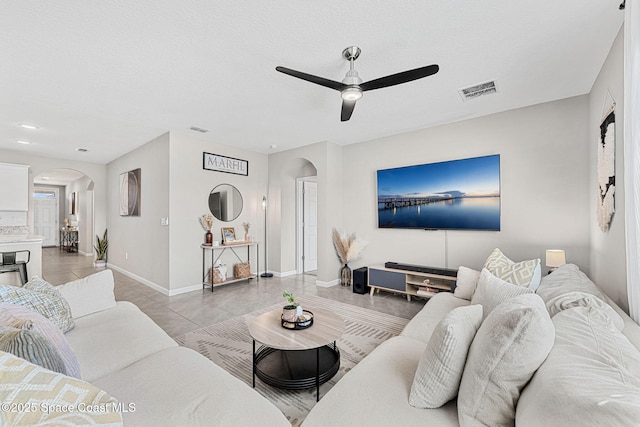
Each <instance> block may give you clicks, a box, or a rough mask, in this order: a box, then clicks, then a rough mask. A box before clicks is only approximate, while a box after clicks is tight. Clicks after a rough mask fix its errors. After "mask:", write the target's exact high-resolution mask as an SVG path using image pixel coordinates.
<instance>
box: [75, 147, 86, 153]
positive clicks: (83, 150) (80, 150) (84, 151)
mask: <svg viewBox="0 0 640 427" xmlns="http://www.w3.org/2000/svg"><path fill="white" fill-rule="evenodd" d="M76 151H78V152H80V153H86V152H87V151H89V150H87V149H86V148H76Z"/></svg>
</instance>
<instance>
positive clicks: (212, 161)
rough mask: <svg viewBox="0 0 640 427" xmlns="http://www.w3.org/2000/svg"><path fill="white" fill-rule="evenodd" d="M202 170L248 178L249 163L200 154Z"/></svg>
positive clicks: (215, 155)
mask: <svg viewBox="0 0 640 427" xmlns="http://www.w3.org/2000/svg"><path fill="white" fill-rule="evenodd" d="M202 168H203V169H206V170H210V171H216V172H225V173H233V174H236V175H244V176H249V161H248V160H242V159H236V158H233V157H227V156H221V155H219V154H211V153H202Z"/></svg>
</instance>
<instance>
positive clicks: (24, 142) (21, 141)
mask: <svg viewBox="0 0 640 427" xmlns="http://www.w3.org/2000/svg"><path fill="white" fill-rule="evenodd" d="M16 142H17V143H18V144H24V145H29V144H31V142H29V141H23V140H21V139H18V140H17V141H16Z"/></svg>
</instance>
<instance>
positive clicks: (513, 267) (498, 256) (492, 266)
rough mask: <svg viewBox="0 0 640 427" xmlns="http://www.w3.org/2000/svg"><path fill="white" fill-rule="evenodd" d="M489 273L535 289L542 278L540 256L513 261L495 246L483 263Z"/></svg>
mask: <svg viewBox="0 0 640 427" xmlns="http://www.w3.org/2000/svg"><path fill="white" fill-rule="evenodd" d="M484 268H486V269H487V270H489V271H490V272H491V274H493V275H494V276H496V277H499V278H501V279H502V280H505V281H507V282H509V283H512V284H514V285H518V286H525V287H528V288H531V289H533V290H536V289H537V288H538V286H539V285H540V280H541V278H542V268H541V267H540V258H535V259H530V260H526V261H520V262H514V261H512V260H510V259H509V258H508V257H507V256H506V255H505V254H503V253H502V251H500V249H498V248H496V249H494V250H493V252H492V253H491V255H489V257H488V258H487V260H486V261H485V263H484Z"/></svg>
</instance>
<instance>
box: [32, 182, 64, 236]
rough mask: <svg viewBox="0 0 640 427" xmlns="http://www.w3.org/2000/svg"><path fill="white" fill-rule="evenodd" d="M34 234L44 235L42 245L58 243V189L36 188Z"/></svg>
mask: <svg viewBox="0 0 640 427" xmlns="http://www.w3.org/2000/svg"><path fill="white" fill-rule="evenodd" d="M33 212H34V224H33V225H34V227H33V228H34V234H36V235H38V236H42V237H43V240H42V246H57V245H58V191H57V189H46V190H44V189H36V190H35V191H34V193H33Z"/></svg>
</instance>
